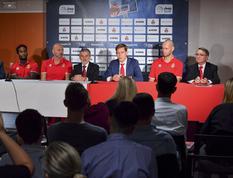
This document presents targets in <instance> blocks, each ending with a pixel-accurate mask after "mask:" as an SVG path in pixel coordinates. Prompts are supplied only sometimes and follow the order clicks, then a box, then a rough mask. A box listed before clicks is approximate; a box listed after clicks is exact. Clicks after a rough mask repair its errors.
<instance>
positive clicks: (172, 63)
mask: <svg viewBox="0 0 233 178" xmlns="http://www.w3.org/2000/svg"><path fill="white" fill-rule="evenodd" d="M174 50H175V46H174V43H173V41H172V40H166V41H164V42H163V44H162V52H163V57H161V58H158V59H156V60H155V61H154V62H153V63H152V66H151V71H150V74H149V81H151V82H154V81H158V76H159V74H160V73H162V72H171V73H173V74H174V75H175V76H176V77H177V80H178V81H180V80H181V79H182V74H183V63H182V62H181V61H180V60H179V59H177V58H175V57H174V55H173V51H174Z"/></svg>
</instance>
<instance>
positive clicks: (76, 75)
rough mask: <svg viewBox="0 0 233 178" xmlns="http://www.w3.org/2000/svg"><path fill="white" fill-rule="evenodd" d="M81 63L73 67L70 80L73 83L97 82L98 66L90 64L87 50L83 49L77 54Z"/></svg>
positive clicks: (89, 53)
mask: <svg viewBox="0 0 233 178" xmlns="http://www.w3.org/2000/svg"><path fill="white" fill-rule="evenodd" d="M79 58H80V60H81V63H79V64H78V65H75V66H74V69H73V71H72V72H71V76H70V78H71V80H75V81H94V80H98V76H99V66H98V65H97V64H94V63H92V62H90V60H91V51H90V50H89V49H87V48H83V49H82V50H81V51H80V53H79Z"/></svg>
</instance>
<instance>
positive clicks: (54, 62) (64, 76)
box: [41, 43, 72, 80]
mask: <svg viewBox="0 0 233 178" xmlns="http://www.w3.org/2000/svg"><path fill="white" fill-rule="evenodd" d="M52 53H53V57H52V58H50V59H47V60H44V61H43V62H42V66H41V80H69V77H70V73H71V70H72V64H71V62H70V61H69V60H67V59H65V58H64V56H63V53H64V48H63V46H62V45H61V44H60V43H55V44H54V45H53V49H52Z"/></svg>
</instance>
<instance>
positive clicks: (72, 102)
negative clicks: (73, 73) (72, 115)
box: [64, 82, 89, 111]
mask: <svg viewBox="0 0 233 178" xmlns="http://www.w3.org/2000/svg"><path fill="white" fill-rule="evenodd" d="M64 104H65V106H66V107H67V108H68V109H69V110H71V111H80V110H82V109H84V108H85V107H87V106H88V104H89V96H88V92H87V90H86V89H85V88H84V86H83V85H82V84H80V83H77V82H72V83H70V84H69V85H68V86H67V88H66V91H65V100H64Z"/></svg>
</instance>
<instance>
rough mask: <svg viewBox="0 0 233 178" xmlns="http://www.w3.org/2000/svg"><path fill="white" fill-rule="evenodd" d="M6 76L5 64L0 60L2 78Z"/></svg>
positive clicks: (0, 76)
mask: <svg viewBox="0 0 233 178" xmlns="http://www.w3.org/2000/svg"><path fill="white" fill-rule="evenodd" d="M4 78H5V70H4V65H3V62H2V61H0V79H4Z"/></svg>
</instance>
